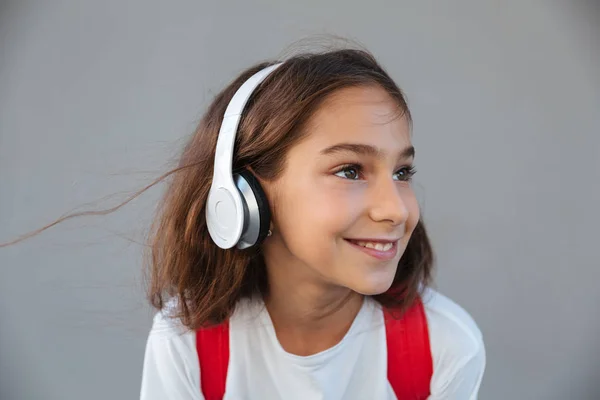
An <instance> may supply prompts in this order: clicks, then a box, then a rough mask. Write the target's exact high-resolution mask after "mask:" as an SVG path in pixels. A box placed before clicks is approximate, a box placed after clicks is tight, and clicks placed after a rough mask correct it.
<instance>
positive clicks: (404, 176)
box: [394, 166, 417, 181]
mask: <svg viewBox="0 0 600 400" xmlns="http://www.w3.org/2000/svg"><path fill="white" fill-rule="evenodd" d="M415 172H417V171H416V170H415V168H414V167H413V166H406V167H402V168H400V169H399V170H398V171H396V172H395V173H394V179H395V180H397V181H410V180H411V179H412V177H413V175H414V174H415Z"/></svg>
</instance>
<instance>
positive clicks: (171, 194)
mask: <svg viewBox="0 0 600 400" xmlns="http://www.w3.org/2000/svg"><path fill="white" fill-rule="evenodd" d="M271 64H274V62H266V63H261V64H257V65H255V66H253V67H251V68H249V69H247V70H245V71H244V72H242V73H241V74H240V75H239V76H238V77H237V78H236V79H235V80H234V81H233V82H231V83H230V84H229V85H228V86H227V87H226V88H225V89H223V91H221V92H220V93H219V94H218V95H217V96H216V97H215V99H214V100H213V102H212V103H211V104H210V106H209V107H208V110H207V111H206V113H205V114H204V117H203V118H202V120H201V121H200V123H199V125H198V127H197V129H196V131H195V132H194V134H193V135H192V137H191V139H190V140H189V142H188V144H187V145H186V146H185V149H184V151H183V154H182V156H181V158H180V161H179V165H178V166H177V167H176V168H175V169H173V170H171V171H169V172H167V173H166V174H164V175H163V176H161V177H159V178H158V179H157V180H155V181H154V182H153V183H151V184H150V185H148V186H146V187H145V188H143V189H142V190H140V191H138V192H137V193H135V194H133V195H132V196H131V197H130V198H129V199H127V200H126V201H125V202H123V203H121V204H119V205H118V206H116V207H113V208H111V209H108V210H101V211H91V212H81V213H74V214H70V215H67V216H65V217H63V218H60V219H59V220H57V221H55V222H53V223H51V224H49V225H47V226H45V227H43V228H41V229H39V230H37V231H35V232H32V233H30V234H27V235H25V236H23V237H21V238H19V239H17V240H15V241H13V242H10V243H5V244H1V245H0V247H3V246H7V245H10V244H13V243H16V242H19V241H21V240H24V239H26V238H29V237H31V236H33V235H36V234H38V233H40V232H42V231H44V230H46V229H48V228H50V227H52V226H54V225H56V224H58V223H60V222H62V221H65V220H67V219H71V218H74V217H78V216H82V215H104V214H108V213H111V212H113V211H116V210H118V209H119V208H121V207H123V206H124V205H126V204H127V203H129V202H130V201H131V200H133V199H134V198H136V197H138V196H139V195H141V194H142V193H144V192H145V191H146V190H148V189H149V188H150V187H152V186H154V185H156V184H158V183H159V182H162V181H164V180H167V179H168V188H167V190H166V192H165V194H164V198H163V199H162V201H161V203H160V206H159V208H158V211H157V217H156V219H155V221H154V224H153V225H152V229H151V232H150V246H149V247H148V248H149V253H148V256H149V259H148V263H147V264H148V269H147V271H146V272H147V280H148V289H147V290H148V298H149V300H150V302H151V304H152V305H153V306H154V307H156V308H157V309H159V310H162V309H164V308H165V306H166V305H167V301H168V300H170V299H173V300H177V301H174V302H173V305H174V306H173V308H171V307H169V308H170V310H169V314H170V315H171V316H173V317H175V318H179V319H180V320H181V321H182V323H183V324H184V325H185V326H186V327H188V328H189V329H197V328H199V327H201V326H205V325H208V324H217V323H220V322H222V321H224V320H225V319H227V318H228V317H229V316H230V315H231V313H232V311H233V309H234V307H235V305H236V304H237V302H238V301H239V300H240V299H241V298H244V297H252V296H254V295H264V294H265V293H266V292H267V291H268V282H267V281H266V279H267V274H266V268H265V264H264V260H263V257H262V254H261V251H260V248H253V249H245V250H239V249H237V248H233V249H229V250H223V249H221V248H219V247H218V246H216V245H215V244H214V243H213V242H212V240H211V238H210V236H209V233H208V229H207V227H206V220H205V208H204V206H205V203H206V199H207V196H208V192H209V189H210V185H211V181H212V174H213V164H214V156H215V155H214V152H215V147H216V143H217V136H218V133H219V128H220V125H221V121H222V119H223V115H224V113H225V108H226V107H227V105H228V103H229V101H230V99H231V98H232V97H233V95H234V93H235V92H236V90H237V89H238V88H239V87H240V86H241V85H242V84H243V83H244V82H245V81H246V80H247V79H248V78H249V77H250V76H252V75H253V74H254V73H256V72H258V71H259V70H261V69H263V68H265V67H266V66H268V65H271ZM365 85H366V86H372V85H377V86H379V87H381V88H383V89H384V90H385V91H386V92H387V93H389V95H390V96H391V97H392V98H393V99H395V100H396V101H397V103H398V109H399V111H400V113H401V115H404V116H406V117H407V118H408V120H409V121H410V112H409V110H408V106H407V104H406V101H405V98H404V95H403V93H402V91H401V90H400V89H399V88H398V86H397V85H396V84H395V83H394V81H393V80H392V79H391V78H390V76H389V75H388V74H387V73H386V72H385V71H384V69H383V68H382V67H381V66H380V65H379V64H378V63H377V61H376V60H375V58H374V57H373V56H372V55H371V54H370V53H368V52H367V51H365V50H356V49H343V50H334V51H325V52H321V53H305V54H301V55H296V56H293V57H291V58H289V59H287V60H286V61H285V63H284V64H283V65H282V66H281V67H279V68H278V69H277V70H276V71H275V72H273V73H272V74H271V75H269V77H268V78H267V79H266V80H265V81H264V82H263V83H262V84H261V86H260V87H259V88H258V89H257V90H256V91H255V92H254V93H253V95H252V97H251V99H250V101H249V102H248V105H247V106H246V109H245V111H244V115H243V117H242V120H241V121H240V125H239V130H238V134H237V137H236V142H235V152H234V159H233V168H234V170H238V169H241V168H250V169H252V170H253V172H254V173H255V174H256V175H257V176H258V177H259V178H261V179H263V180H266V181H269V180H274V179H276V178H277V177H278V176H279V175H280V174H281V172H282V171H283V169H284V168H285V156H286V154H287V150H288V149H289V148H290V147H291V146H293V145H294V144H295V143H297V142H298V141H299V140H300V139H301V138H302V137H303V136H304V135H305V134H306V133H307V132H306V130H305V129H304V128H305V126H306V123H307V121H308V120H309V119H310V117H311V116H312V115H313V114H314V112H315V111H316V110H317V108H318V107H319V106H320V105H321V103H322V102H323V101H324V100H325V99H326V98H327V96H329V95H331V94H332V93H334V92H335V91H337V90H339V89H342V88H347V87H354V86H365ZM433 261H434V256H433V251H432V249H431V245H430V242H429V239H428V236H427V233H426V231H425V226H424V225H423V222H422V221H419V222H418V224H417V226H416V228H415V230H414V232H413V234H412V236H411V239H410V241H409V242H408V245H407V248H406V250H405V252H404V254H403V256H402V258H401V259H400V261H399V264H398V269H397V272H396V276H395V277H394V281H393V284H392V286H391V288H390V289H389V290H388V291H387V292H386V293H383V294H380V295H377V296H374V298H375V299H376V300H377V301H378V302H379V303H381V304H382V305H383V306H386V307H390V308H394V309H396V310H398V311H399V313H402V312H403V311H404V310H406V308H407V307H409V306H410V305H411V304H413V302H414V300H415V299H416V298H417V297H418V295H419V293H420V292H421V290H422V289H424V288H425V287H426V286H428V285H429V284H430V282H431V276H432V269H433Z"/></svg>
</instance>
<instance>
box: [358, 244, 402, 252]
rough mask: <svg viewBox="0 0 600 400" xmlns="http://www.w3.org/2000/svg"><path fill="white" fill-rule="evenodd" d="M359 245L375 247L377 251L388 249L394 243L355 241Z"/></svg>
mask: <svg viewBox="0 0 600 400" xmlns="http://www.w3.org/2000/svg"><path fill="white" fill-rule="evenodd" d="M356 244H358V245H359V246H363V247H367V248H369V249H375V250H379V251H388V250H389V249H391V248H392V246H393V245H394V244H393V243H374V242H356Z"/></svg>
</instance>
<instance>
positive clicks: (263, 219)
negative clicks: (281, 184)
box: [238, 169, 271, 246]
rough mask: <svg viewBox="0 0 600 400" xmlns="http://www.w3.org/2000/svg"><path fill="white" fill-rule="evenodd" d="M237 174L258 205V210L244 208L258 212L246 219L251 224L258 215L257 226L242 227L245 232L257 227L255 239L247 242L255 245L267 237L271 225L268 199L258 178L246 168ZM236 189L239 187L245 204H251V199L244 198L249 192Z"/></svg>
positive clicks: (251, 211)
mask: <svg viewBox="0 0 600 400" xmlns="http://www.w3.org/2000/svg"><path fill="white" fill-rule="evenodd" d="M238 175H239V176H240V177H241V178H243V180H245V181H246V184H247V185H248V186H249V187H250V189H251V190H252V194H253V195H254V200H255V201H256V204H257V205H258V210H252V209H250V208H249V207H248V209H247V210H246V211H247V212H248V213H249V214H252V213H255V214H258V215H249V219H248V220H249V222H248V224H249V225H251V224H256V217H258V226H247V227H246V228H245V229H244V231H245V232H248V231H252V230H254V229H256V228H258V237H257V239H256V241H255V242H254V243H248V244H249V245H250V246H255V245H258V244H260V243H262V241H263V240H264V239H265V238H266V237H267V234H268V232H269V226H270V225H271V209H270V208H269V201H268V200H267V196H266V194H265V192H264V190H263V188H262V187H261V186H260V182H259V181H258V179H256V177H255V176H254V175H253V174H252V173H251V172H250V171H248V170H246V169H243V170H241V171H239V173H238ZM238 189H240V192H241V193H242V196H243V197H244V201H245V203H246V205H249V204H252V203H253V202H252V201H251V199H246V197H247V196H248V195H249V193H247V191H244V190H242V189H241V188H239V187H238Z"/></svg>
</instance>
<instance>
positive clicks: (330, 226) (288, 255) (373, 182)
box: [264, 87, 419, 295]
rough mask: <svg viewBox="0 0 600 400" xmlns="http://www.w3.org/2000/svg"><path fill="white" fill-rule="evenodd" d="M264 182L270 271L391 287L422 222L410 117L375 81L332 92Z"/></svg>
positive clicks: (369, 288)
mask: <svg viewBox="0 0 600 400" xmlns="http://www.w3.org/2000/svg"><path fill="white" fill-rule="evenodd" d="M307 130H308V134H307V136H306V137H305V138H304V139H303V140H302V141H301V142H299V143H298V144H296V145H295V146H294V147H293V148H292V149H290V150H289V152H288V154H287V157H286V165H285V169H284V171H283V173H282V174H281V176H280V177H279V178H278V179H277V180H276V181H274V182H265V183H264V187H265V191H266V193H267V196H268V197H269V201H270V204H271V206H272V207H273V236H271V237H269V238H268V239H267V241H266V242H265V245H264V249H265V258H266V262H267V266H268V267H269V268H285V269H287V270H288V271H293V275H294V276H295V279H309V280H313V281H314V282H321V283H323V284H328V285H335V286H341V287H346V288H349V289H351V290H353V291H355V292H358V293H361V294H365V295H374V294H379V293H383V292H385V291H386V290H387V289H388V288H389V287H390V286H391V284H392V281H393V278H394V275H395V273H396V268H397V266H398V261H399V260H400V257H401V256H402V254H403V252H404V250H405V249H406V245H407V243H408V240H409V239H410V236H411V234H412V232H413V230H414V228H415V226H416V224H417V222H418V220H419V207H418V204H417V201H416V199H415V195H414V192H413V189H412V187H411V183H410V181H411V176H412V174H413V169H412V162H413V157H414V150H413V147H412V145H411V141H410V132H409V124H408V121H407V120H406V118H404V117H399V116H398V106H397V103H396V102H395V101H394V100H393V99H392V98H391V97H390V96H389V95H388V94H387V93H386V92H385V91H384V90H383V89H381V88H377V87H357V88H347V89H342V90H340V91H338V92H337V93H335V94H333V95H332V96H331V97H329V98H328V99H327V101H326V102H325V103H324V104H323V105H322V106H321V107H320V109H319V110H318V111H317V113H316V114H315V115H314V116H313V118H312V119H311V121H309V124H308V127H307Z"/></svg>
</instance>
